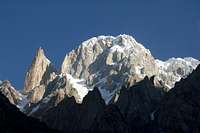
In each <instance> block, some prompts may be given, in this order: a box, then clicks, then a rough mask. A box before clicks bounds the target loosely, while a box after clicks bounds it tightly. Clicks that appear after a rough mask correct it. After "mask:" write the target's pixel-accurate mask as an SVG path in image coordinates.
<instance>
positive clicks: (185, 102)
mask: <svg viewBox="0 0 200 133" xmlns="http://www.w3.org/2000/svg"><path fill="white" fill-rule="evenodd" d="M199 110H200V66H198V68H197V69H196V70H195V71H193V73H192V74H191V75H190V76H188V77H187V78H186V79H182V80H181V81H180V82H178V83H177V84H176V85H175V87H174V88H173V89H171V90H170V91H169V92H168V93H167V95H166V96H165V97H164V98H163V100H162V101H161V106H160V108H159V110H158V114H157V115H158V117H157V119H158V124H159V127H161V129H162V132H164V133H198V132H200V112H199Z"/></svg>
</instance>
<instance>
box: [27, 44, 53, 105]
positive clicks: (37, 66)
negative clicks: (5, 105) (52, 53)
mask: <svg viewBox="0 0 200 133" xmlns="http://www.w3.org/2000/svg"><path fill="white" fill-rule="evenodd" d="M55 75H56V70H55V68H54V67H53V65H52V63H51V62H50V61H49V60H48V59H47V58H46V56H45V54H44V51H43V49H42V48H39V49H38V50H37V52H36V56H35V58H34V59H33V62H32V64H31V66H30V68H29V70H28V72H27V74H26V78H25V83H24V94H26V95H29V98H30V99H29V100H30V101H31V102H33V103H37V102H38V101H39V100H40V99H41V98H42V95H43V94H44V89H45V87H46V85H47V84H48V83H49V82H50V81H52V80H53V79H54V78H55Z"/></svg>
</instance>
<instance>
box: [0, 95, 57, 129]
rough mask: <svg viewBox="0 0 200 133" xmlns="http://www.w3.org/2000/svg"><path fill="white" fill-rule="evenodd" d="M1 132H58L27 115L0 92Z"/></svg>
mask: <svg viewBox="0 0 200 133" xmlns="http://www.w3.org/2000/svg"><path fill="white" fill-rule="evenodd" d="M0 107H1V108H0V132H1V133H58V131H56V130H52V129H50V128H48V127H47V126H46V125H45V124H44V123H41V122H39V121H38V120H36V119H34V118H30V117H27V116H26V115H25V114H23V113H22V112H20V111H19V109H18V108H16V107H15V105H13V104H10V102H9V100H8V99H7V98H6V97H5V96H4V95H2V94H1V93H0Z"/></svg>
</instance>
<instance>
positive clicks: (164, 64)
mask: <svg viewBox="0 0 200 133" xmlns="http://www.w3.org/2000/svg"><path fill="white" fill-rule="evenodd" d="M38 55H39V56H38ZM198 64H200V62H199V61H198V60H196V59H193V58H191V57H189V58H183V59H182V58H171V59H169V60H167V61H161V60H158V59H155V58H154V57H153V56H152V54H151V52H150V51H149V50H148V49H146V48H145V47H144V46H143V45H142V44H140V43H138V42H137V41H136V40H135V39H134V38H133V37H132V36H129V35H119V36H117V37H113V36H98V37H93V38H91V39H89V40H87V41H84V42H83V43H82V44H81V45H80V46H79V47H78V48H76V49H74V50H72V51H71V52H69V53H68V54H67V55H66V57H65V59H64V61H63V63H62V66H61V70H60V72H59V73H56V70H55V69H54V67H53V66H52V63H50V61H49V60H48V59H47V57H46V56H45V54H44V51H43V50H42V49H41V48H40V49H39V50H38V52H37V53H36V57H35V58H34V60H33V63H32V65H31V67H30V68H29V70H28V73H27V76H26V79H25V87H24V91H25V92H26V93H27V92H28V100H29V103H31V104H33V106H31V105H30V104H29V106H27V107H26V108H29V111H28V112H29V113H30V112H32V110H34V111H36V110H38V109H39V108H42V106H45V107H46V105H51V106H56V105H57V104H58V103H59V102H60V101H62V100H63V99H64V98H65V97H66V96H68V97H72V96H73V97H75V99H76V102H77V103H82V100H83V98H84V97H85V96H86V95H87V93H88V91H91V90H93V88H94V87H98V89H99V91H100V93H101V96H102V98H103V99H104V100H105V102H106V103H107V104H108V103H109V102H110V101H111V99H112V98H113V96H115V95H116V94H117V93H118V92H119V91H120V89H121V87H122V86H126V87H128V86H132V85H134V84H135V83H137V82H139V81H141V80H142V79H144V77H145V76H148V77H152V76H155V78H154V80H155V81H154V82H155V83H156V85H158V86H159V87H160V86H162V87H164V88H166V90H169V89H170V88H172V87H173V86H174V84H175V83H176V82H177V81H179V80H180V79H181V78H185V77H187V75H189V74H190V73H191V72H192V71H193V69H195V68H196V67H197V65H198ZM56 74H57V75H56ZM27 90H28V91H27ZM30 90H31V91H30ZM32 113H33V112H32Z"/></svg>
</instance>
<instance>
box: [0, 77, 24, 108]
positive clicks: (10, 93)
mask: <svg viewBox="0 0 200 133" xmlns="http://www.w3.org/2000/svg"><path fill="white" fill-rule="evenodd" d="M0 92H1V93H2V94H3V95H4V96H6V97H7V98H8V100H9V101H10V103H12V104H14V105H18V104H19V102H20V101H21V100H22V95H21V94H20V93H19V92H18V91H17V90H15V88H14V87H13V86H12V85H11V83H10V82H9V81H8V80H4V81H1V83H0Z"/></svg>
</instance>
